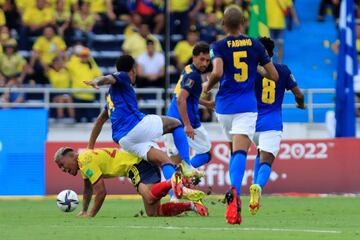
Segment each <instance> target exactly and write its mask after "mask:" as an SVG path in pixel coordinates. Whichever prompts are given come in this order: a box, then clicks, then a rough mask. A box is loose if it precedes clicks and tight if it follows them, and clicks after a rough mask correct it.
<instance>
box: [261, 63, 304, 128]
mask: <svg viewBox="0 0 360 240" xmlns="http://www.w3.org/2000/svg"><path fill="white" fill-rule="evenodd" d="M274 65H275V68H276V70H277V71H278V73H279V81H277V82H274V81H272V80H269V79H267V78H263V77H262V76H261V75H260V74H257V76H256V81H255V92H256V99H257V102H258V118H257V121H256V131H257V132H263V131H269V130H276V131H282V129H283V125H282V113H281V105H282V103H283V100H284V94H285V90H291V89H293V88H294V87H296V86H297V83H296V80H295V78H294V76H293V75H292V74H291V71H290V69H289V68H288V67H287V66H286V65H282V64H274Z"/></svg>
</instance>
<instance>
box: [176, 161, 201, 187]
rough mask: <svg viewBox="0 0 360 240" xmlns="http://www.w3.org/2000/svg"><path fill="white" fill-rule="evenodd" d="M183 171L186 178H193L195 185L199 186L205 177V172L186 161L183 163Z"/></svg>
mask: <svg viewBox="0 0 360 240" xmlns="http://www.w3.org/2000/svg"><path fill="white" fill-rule="evenodd" d="M181 171H182V173H183V175H184V177H186V178H191V181H192V183H193V185H197V184H198V183H199V182H200V181H201V178H202V177H204V176H205V173H204V172H202V171H199V170H198V169H196V168H194V167H193V166H190V165H189V164H187V163H186V162H184V161H182V163H181Z"/></svg>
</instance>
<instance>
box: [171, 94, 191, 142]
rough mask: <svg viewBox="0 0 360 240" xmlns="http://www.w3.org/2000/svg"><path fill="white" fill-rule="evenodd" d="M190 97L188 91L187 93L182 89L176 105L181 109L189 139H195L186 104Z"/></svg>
mask: <svg viewBox="0 0 360 240" xmlns="http://www.w3.org/2000/svg"><path fill="white" fill-rule="evenodd" d="M189 95H190V94H189V92H188V91H186V90H185V89H181V90H180V93H179V95H178V96H177V98H176V103H177V106H178V109H179V113H180V116H181V119H182V120H183V123H184V131H185V133H186V135H187V136H188V137H189V138H191V139H194V136H195V131H194V129H193V127H192V126H191V123H190V119H189V115H188V112H187V104H186V99H187V98H188V97H189Z"/></svg>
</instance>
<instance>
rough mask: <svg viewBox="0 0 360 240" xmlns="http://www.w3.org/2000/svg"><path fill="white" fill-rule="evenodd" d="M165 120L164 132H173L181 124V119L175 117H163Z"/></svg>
mask: <svg viewBox="0 0 360 240" xmlns="http://www.w3.org/2000/svg"><path fill="white" fill-rule="evenodd" d="M161 119H162V121H163V132H164V134H166V133H172V132H173V131H174V130H175V129H176V128H177V127H179V126H181V122H180V120H178V119H176V118H173V117H161Z"/></svg>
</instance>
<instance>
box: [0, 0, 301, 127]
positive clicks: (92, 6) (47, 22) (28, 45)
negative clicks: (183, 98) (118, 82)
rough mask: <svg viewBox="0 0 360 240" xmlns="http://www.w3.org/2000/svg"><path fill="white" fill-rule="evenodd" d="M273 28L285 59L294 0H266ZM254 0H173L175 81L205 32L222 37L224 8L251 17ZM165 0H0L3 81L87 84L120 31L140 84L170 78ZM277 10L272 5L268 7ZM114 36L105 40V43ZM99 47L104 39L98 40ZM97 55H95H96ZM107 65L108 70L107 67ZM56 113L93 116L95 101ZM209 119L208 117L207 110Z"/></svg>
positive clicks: (13, 97)
mask: <svg viewBox="0 0 360 240" xmlns="http://www.w3.org/2000/svg"><path fill="white" fill-rule="evenodd" d="M266 2H267V4H268V6H267V10H268V11H267V12H268V15H269V16H268V24H269V27H270V33H271V36H272V37H273V38H274V39H275V40H276V43H277V47H278V49H279V51H278V55H277V56H276V60H277V61H278V62H281V58H282V43H283V33H282V32H283V31H284V30H285V29H286V23H285V22H286V18H287V17H288V16H289V17H288V18H290V20H293V21H290V24H288V25H287V27H288V28H291V22H295V23H296V24H298V20H297V16H296V12H295V9H294V7H293V1H292V0H266ZM250 3H251V0H181V1H180V0H169V10H170V31H171V43H170V45H171V60H170V63H171V67H170V71H171V73H172V75H171V79H172V83H176V81H177V78H178V74H179V73H180V72H181V71H182V70H183V68H184V66H185V65H187V64H188V63H189V62H191V56H192V49H193V46H194V45H195V43H196V42H198V41H199V40H201V41H206V42H208V43H211V42H213V41H216V40H218V39H220V38H222V37H223V35H224V33H223V32H222V27H221V25H222V16H223V11H224V9H225V8H226V7H227V6H230V5H233V4H235V5H237V6H238V7H240V8H241V9H242V10H243V13H244V17H245V22H246V23H248V22H249V18H250V12H251V11H250ZM164 7H165V6H164V1H162V0H0V87H9V88H10V87H11V88H19V87H21V86H26V87H37V86H42V87H44V86H45V87H52V88H59V89H60V88H88V87H87V86H86V85H85V84H83V81H86V80H90V79H93V78H95V77H97V76H99V75H102V74H103V73H104V72H102V71H101V69H102V68H100V67H99V66H98V63H97V61H95V59H96V58H95V59H94V57H92V55H93V54H92V53H93V52H94V51H98V50H99V49H98V48H99V46H95V42H96V41H95V40H96V37H97V36H103V35H104V34H106V35H107V36H108V35H112V36H117V37H119V36H120V37H119V39H121V42H120V43H119V45H118V46H117V45H116V46H111V49H113V50H114V51H116V50H118V51H119V52H120V51H121V52H122V53H128V54H131V55H132V56H133V57H134V58H135V59H136V60H137V68H138V79H137V87H140V88H141V87H163V85H164V76H165V71H164V66H165V57H164V54H163V49H164V41H163V39H164V38H163V34H164V29H165V28H164V25H165V15H164V11H165V10H164ZM270 10H271V11H270ZM105 44H107V45H110V44H114V43H106V42H105V43H104V45H105ZM101 47H104V46H100V49H101ZM96 60H97V59H96ZM105 73H107V72H105ZM98 98H99V96H97V95H96V94H93V93H73V94H65V93H57V94H54V95H52V96H51V100H52V102H56V103H69V102H76V103H93V102H94V101H98V100H99V99H98ZM29 99H36V94H33V95H31V94H30V95H24V94H22V93H15V92H14V91H11V92H10V93H4V94H3V96H2V97H1V101H2V102H23V101H26V100H29ZM52 114H53V115H54V116H55V117H56V118H59V119H62V118H64V117H69V118H71V119H75V120H76V121H78V122H79V121H92V119H93V118H94V117H95V116H96V115H97V111H96V110H94V109H75V110H74V109H65V110H64V109H61V108H60V109H57V110H56V111H54V113H52ZM202 116H203V119H202V120H203V121H207V120H210V114H208V113H206V112H205V113H204V114H203V115H202Z"/></svg>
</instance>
